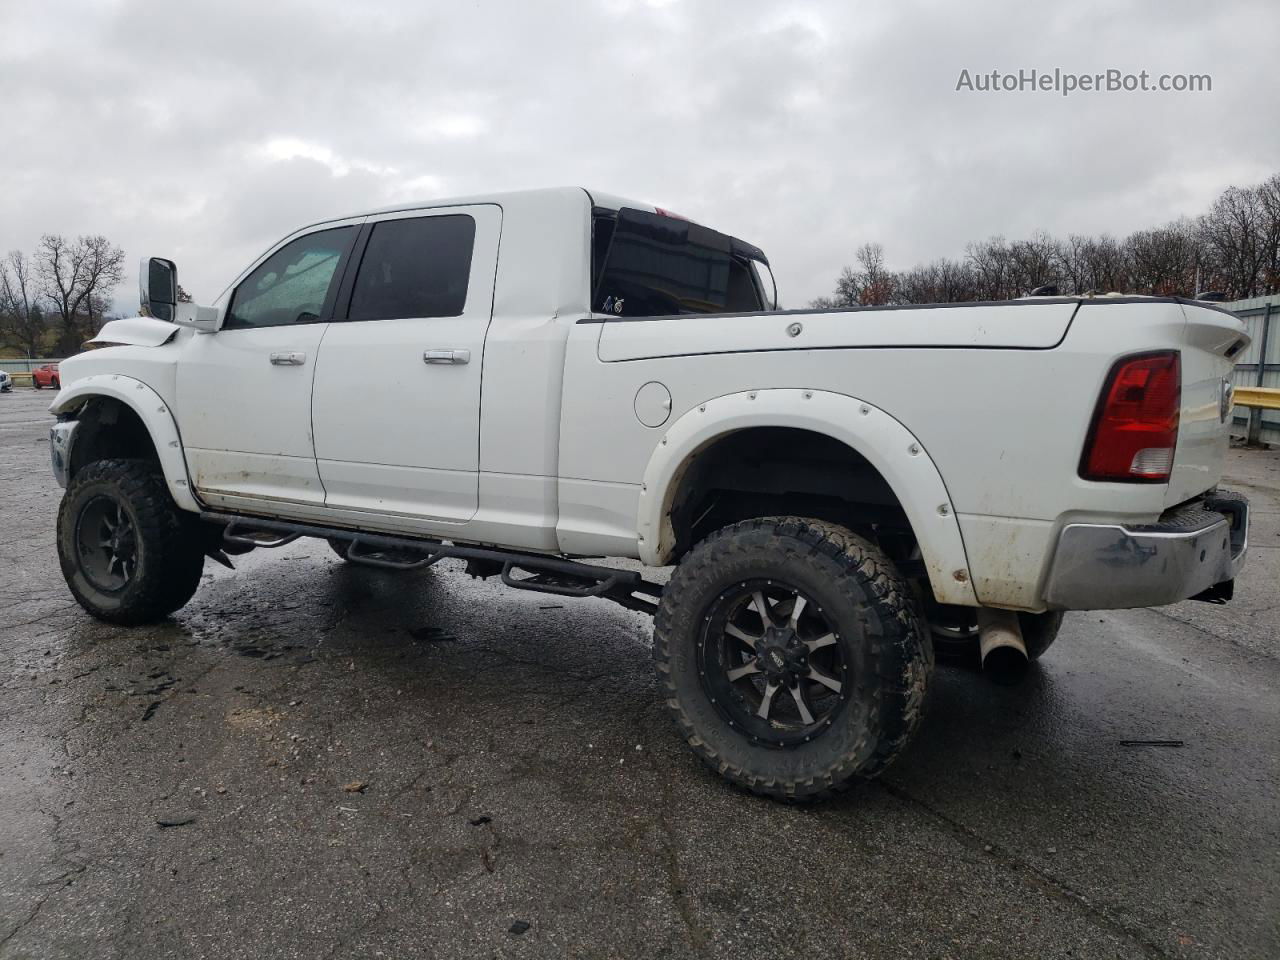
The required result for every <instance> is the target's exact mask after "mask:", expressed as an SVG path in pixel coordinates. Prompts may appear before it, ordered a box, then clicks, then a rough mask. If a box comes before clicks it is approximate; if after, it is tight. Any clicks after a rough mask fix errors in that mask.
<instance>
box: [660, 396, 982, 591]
mask: <svg viewBox="0 0 1280 960" xmlns="http://www.w3.org/2000/svg"><path fill="white" fill-rule="evenodd" d="M752 427H794V428H797V429H801V430H809V431H812V432H814V433H820V434H825V435H826V436H828V437H831V438H833V439H835V440H838V441H840V442H841V443H843V444H844V445H845V446H847V447H849V448H850V449H852V450H854V451H856V452H857V453H859V454H861V455H862V456H863V457H864V458H866V460H867V461H868V462H869V463H870V464H871V465H872V466H873V467H875V468H876V469H877V470H878V471H880V475H881V476H883V477H884V479H885V481H886V482H887V483H888V484H889V486H890V488H891V489H892V490H893V492H894V495H895V496H897V497H898V500H899V501H900V502H901V504H902V508H903V510H904V511H905V512H906V514H907V519H908V521H909V522H910V523H911V529H912V531H913V532H914V533H915V536H916V539H917V541H918V542H919V545H920V554H921V556H922V558H923V559H924V562H925V567H926V569H927V570H928V573H929V583H930V584H931V586H932V587H933V593H934V596H935V597H936V599H937V600H938V602H940V603H954V604H963V605H966V606H977V605H978V598H977V595H976V594H975V593H974V590H973V582H972V576H971V573H970V570H969V561H968V558H967V556H966V554H965V549H964V538H963V536H962V535H961V532H960V524H959V522H958V521H957V520H956V511H955V505H954V504H953V503H952V502H951V497H950V495H949V494H948V493H947V488H946V484H945V483H944V482H943V480H942V474H941V473H940V472H939V470H938V468H937V465H936V464H935V463H934V461H933V459H932V458H931V457H930V456H929V453H928V451H926V450H925V448H924V444H922V443H921V442H920V441H919V440H918V439H917V438H916V437H915V436H914V435H913V434H912V433H911V431H910V430H908V429H907V428H906V427H905V426H903V424H902V423H901V422H899V421H898V420H896V419H895V418H894V417H892V416H890V415H889V414H888V413H886V412H884V411H883V410H881V409H880V408H878V407H876V406H875V405H873V404H871V403H868V402H867V401H865V400H859V399H858V398H857V397H851V396H847V395H845V394H840V393H833V392H830V391H825V390H801V389H771V390H751V391H743V392H741V393H732V394H726V395H724V396H720V397H716V398H715V399H712V400H707V401H705V402H703V403H701V404H698V405H697V406H695V407H693V408H691V409H690V410H688V411H687V412H686V413H684V414H683V415H682V416H680V417H679V418H678V419H677V420H675V422H673V423H672V424H671V425H670V426H669V427H668V428H667V429H666V430H665V431H664V433H663V435H662V439H661V440H660V441H659V443H658V445H657V447H655V448H654V451H653V454H652V455H651V457H650V458H649V463H648V465H647V466H646V467H645V471H644V482H643V484H642V486H641V488H640V506H639V515H638V517H637V533H638V535H639V548H640V559H641V560H643V561H644V562H645V563H647V564H649V565H651V566H662V565H664V564H666V563H669V562H670V556H671V551H672V549H673V547H674V535H673V533H672V530H671V524H670V513H671V501H672V500H673V499H674V497H675V493H676V490H677V489H678V487H679V484H680V481H681V479H682V477H683V476H684V472H685V470H686V469H687V467H688V465H689V464H690V463H691V462H692V461H693V460H694V459H695V458H696V457H697V456H698V454H699V453H700V452H701V451H702V450H704V449H706V448H707V447H708V446H709V445H710V444H712V443H713V442H714V441H716V440H718V439H720V438H721V437H724V436H726V435H728V434H730V433H734V432H736V431H738V430H746V429H750V428H752Z"/></svg>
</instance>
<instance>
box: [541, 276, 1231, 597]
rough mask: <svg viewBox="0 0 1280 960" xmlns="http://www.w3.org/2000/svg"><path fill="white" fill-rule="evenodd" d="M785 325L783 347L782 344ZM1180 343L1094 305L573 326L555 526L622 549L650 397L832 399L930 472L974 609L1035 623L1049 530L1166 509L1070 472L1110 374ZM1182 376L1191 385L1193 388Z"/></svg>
mask: <svg viewBox="0 0 1280 960" xmlns="http://www.w3.org/2000/svg"><path fill="white" fill-rule="evenodd" d="M793 323H800V324H801V326H802V327H803V330H802V331H801V332H800V334H799V335H798V336H789V335H788V332H787V328H788V326H790V325H791V324H793ZM1186 331H1187V318H1186V316H1185V315H1184V313H1183V309H1182V307H1181V306H1180V305H1179V304H1176V303H1168V302H1139V303H1134V302H1125V303H1108V302H1106V301H1097V302H1086V303H1084V304H1077V303H1076V302H1075V301H1065V302H1062V301H1051V302H1044V303H1041V302H1035V303H1026V302H1018V303H1010V304H1004V305H998V306H997V305H990V306H968V307H955V308H936V307H934V308H923V309H916V310H863V311H850V312H836V313H813V314H795V313H791V314H764V315H758V316H749V317H742V316H724V317H685V318H679V319H675V320H663V321H649V322H643V321H642V322H604V323H587V324H578V325H577V326H576V327H575V328H574V330H573V332H572V334H571V336H570V350H569V358H568V362H567V364H566V373H565V400H564V412H563V418H562V423H561V440H560V465H561V471H560V473H561V477H563V478H567V485H566V484H563V483H562V489H561V508H562V513H563V514H567V515H568V516H569V517H570V518H572V515H573V514H574V512H575V511H583V512H590V514H591V523H592V525H593V530H595V531H597V532H598V533H599V534H600V535H601V536H602V537H604V538H605V539H607V540H609V541H610V542H611V543H612V544H613V545H614V546H615V547H616V546H620V545H621V544H622V543H624V542H626V540H627V539H628V538H630V539H632V540H634V535H635V526H634V521H635V515H636V514H635V511H636V504H637V502H638V496H639V489H638V484H639V480H640V478H641V476H642V475H643V472H644V467H645V464H646V463H647V462H648V461H649V459H650V457H651V455H652V453H653V450H654V448H655V446H656V445H657V444H659V443H661V441H662V434H663V430H662V427H658V428H650V427H646V426H644V425H643V424H642V423H640V421H639V420H638V418H637V416H636V414H635V410H634V403H635V398H636V394H637V391H638V390H639V388H640V387H641V386H643V385H644V384H646V383H648V382H650V381H657V382H660V383H662V384H663V385H665V386H666V387H667V388H668V390H669V391H670V393H671V397H672V410H671V417H670V419H669V420H668V423H670V422H674V421H675V420H676V419H678V418H679V417H680V416H681V415H682V414H684V413H685V412H687V411H688V410H690V409H691V408H693V407H695V406H696V405H698V404H700V403H703V402H705V401H707V400H709V399H713V398H715V397H720V396H725V395H728V394H731V393H736V392H739V391H743V390H752V389H758V390H759V389H767V388H779V387H781V388H788V387H795V388H812V389H816V390H827V391H832V392H836V393H841V394H845V395H848V396H851V397H854V398H857V399H860V400H865V401H867V402H868V403H871V404H873V405H874V406H876V407H878V408H879V409H881V410H883V411H885V412H886V413H888V414H889V415H891V416H892V417H894V418H895V419H897V420H898V421H899V422H900V423H902V424H903V425H904V426H905V427H906V429H907V430H909V431H910V432H911V433H912V434H913V435H914V436H915V437H917V438H918V439H919V442H920V443H921V444H922V446H923V447H924V448H925V450H926V452H927V453H928V454H929V456H930V457H931V458H932V460H933V461H934V463H936V464H937V466H938V469H939V471H940V473H941V476H942V479H943V481H944V483H945V484H946V488H947V491H948V493H949V494H950V497H951V500H952V503H953V504H954V508H955V510H956V513H957V517H958V519H959V521H960V524H961V529H962V532H963V534H964V540H965V549H966V552H967V555H968V559H969V564H970V570H971V575H972V577H973V581H974V587H975V589H976V591H977V594H978V597H979V598H980V599H981V600H982V602H984V603H991V604H999V605H1007V606H1018V607H1025V608H1028V609H1035V608H1038V607H1039V606H1040V603H1039V600H1038V588H1039V585H1040V582H1041V580H1042V578H1043V574H1044V565H1045V561H1046V558H1047V557H1048V555H1049V552H1050V549H1051V545H1052V543H1053V542H1054V540H1055V537H1056V534H1057V531H1058V530H1059V529H1060V527H1061V525H1062V524H1063V523H1065V522H1069V521H1071V520H1081V519H1092V518H1107V519H1111V520H1122V521H1131V522H1146V521H1150V520H1154V519H1155V518H1156V517H1157V516H1158V515H1159V514H1160V513H1161V511H1162V510H1163V509H1164V507H1165V505H1166V497H1167V496H1168V495H1175V494H1172V493H1170V489H1167V488H1166V486H1165V485H1145V484H1118V483H1110V484H1105V483H1090V482H1086V481H1084V480H1081V479H1080V477H1079V476H1078V472H1077V471H1078V466H1079V461H1080V456H1081V452H1082V449H1083V445H1084V442H1085V437H1086V434H1087V432H1088V428H1089V423H1090V419H1091V416H1092V413H1093V409H1094V405H1095V403H1096V400H1097V397H1098V393H1099V391H1100V390H1101V388H1102V383H1103V380H1104V379H1105V377H1106V374H1107V371H1108V370H1109V369H1110V366H1111V364H1112V363H1113V362H1114V360H1115V359H1116V358H1118V357H1120V356H1123V355H1125V354H1128V353H1134V352H1138V351H1142V350H1153V349H1161V348H1166V347H1167V348H1177V349H1182V348H1183V346H1184V337H1185V336H1186ZM744 344H750V346H747V347H746V348H745V350H743V349H740V348H741V347H742V345H744ZM1210 366H1213V365H1212V364H1210ZM1213 369H1217V367H1216V366H1213ZM1196 371H1199V365H1198V363H1197V364H1196V365H1193V373H1195V376H1196V377H1197V381H1196V382H1197V383H1199V382H1200V381H1201V380H1204V379H1206V377H1207V374H1203V373H1201V372H1196ZM1210 372H1212V371H1210ZM1202 393H1203V390H1202V389H1201V388H1200V387H1196V388H1195V389H1193V390H1190V391H1189V392H1188V395H1187V402H1189V403H1191V402H1194V403H1197V404H1200V405H1203V403H1204V402H1205V397H1204V396H1201V394H1202ZM1187 429H1188V431H1189V433H1188V436H1190V437H1191V438H1192V442H1193V443H1194V444H1195V445H1196V446H1197V449H1199V453H1198V454H1197V458H1206V459H1212V458H1213V457H1214V456H1216V455H1217V454H1216V451H1217V450H1218V446H1215V444H1220V441H1219V440H1217V439H1212V440H1210V439H1208V438H1207V437H1201V436H1200V435H1199V434H1198V433H1196V432H1195V431H1197V430H1198V429H1199V428H1197V427H1195V426H1194V423H1193V422H1189V424H1188V427H1187ZM1219 463H1220V459H1219ZM1193 473H1194V474H1195V476H1197V477H1198V479H1197V480H1194V481H1192V480H1190V479H1188V480H1187V482H1186V483H1185V484H1183V488H1189V487H1191V486H1196V485H1197V484H1202V485H1201V489H1203V488H1204V487H1206V486H1210V485H1212V481H1213V479H1214V477H1215V474H1214V473H1213V469H1212V468H1210V467H1207V466H1204V465H1201V466H1199V467H1189V469H1188V471H1187V475H1188V478H1190V476H1191V475H1192V474H1193ZM1184 499H1185V498H1184Z"/></svg>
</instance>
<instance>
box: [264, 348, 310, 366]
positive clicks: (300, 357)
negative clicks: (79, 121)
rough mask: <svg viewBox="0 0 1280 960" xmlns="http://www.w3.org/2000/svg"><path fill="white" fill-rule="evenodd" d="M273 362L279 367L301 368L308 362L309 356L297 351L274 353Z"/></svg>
mask: <svg viewBox="0 0 1280 960" xmlns="http://www.w3.org/2000/svg"><path fill="white" fill-rule="evenodd" d="M271 362H272V364H274V365H275V366H277V367H300V366H302V365H303V364H304V363H306V362H307V355H306V354H305V353H299V352H297V351H290V352H288V353H273V354H272V355H271Z"/></svg>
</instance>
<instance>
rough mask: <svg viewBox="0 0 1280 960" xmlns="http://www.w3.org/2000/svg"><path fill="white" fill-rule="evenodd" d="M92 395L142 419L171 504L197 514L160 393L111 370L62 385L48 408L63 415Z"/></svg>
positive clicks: (178, 444)
mask: <svg viewBox="0 0 1280 960" xmlns="http://www.w3.org/2000/svg"><path fill="white" fill-rule="evenodd" d="M94 397H111V398H112V399H114V400H118V401H120V402H121V403H123V404H124V405H125V406H127V407H129V408H130V409H131V410H132V411H133V412H134V413H136V414H137V415H138V418H139V419H140V420H141V421H142V424H143V426H144V427H146V428H147V433H149V434H150V435H151V442H152V444H153V445H154V446H155V448H156V455H157V456H158V457H159V458H160V469H161V472H163V474H164V479H165V484H166V485H167V486H168V487H169V494H170V496H172V497H173V500H174V503H176V504H177V505H178V507H179V508H180V509H182V510H191V511H193V512H196V513H198V512H199V511H200V504H199V503H198V502H197V501H196V498H195V497H194V496H193V495H192V493H191V478H190V477H189V476H188V474H187V461H186V457H185V456H184V455H183V452H182V437H181V436H180V435H179V433H178V424H177V422H176V421H175V420H174V419H173V412H172V411H171V410H170V409H169V404H167V403H166V402H165V401H164V399H163V398H161V396H160V394H158V393H156V392H155V390H153V389H152V388H151V387H149V386H147V385H146V384H145V383H143V382H142V381H141V380H135V379H134V378H133V377H125V376H121V375H119V374H114V373H104V374H95V375H93V376H88V377H81V378H79V379H77V380H76V381H75V382H74V383H72V384H70V385H69V386H65V387H63V388H62V391H61V392H60V393H59V394H58V396H57V398H56V399H55V400H54V402H53V404H52V406H50V407H49V411H50V412H51V413H54V414H57V415H62V414H66V413H73V412H74V411H76V410H79V409H80V408H81V407H83V406H84V405H85V404H86V403H88V402H89V401H90V400H92V399H93V398H94Z"/></svg>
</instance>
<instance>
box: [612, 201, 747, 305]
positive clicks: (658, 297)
mask: <svg viewBox="0 0 1280 960" xmlns="http://www.w3.org/2000/svg"><path fill="white" fill-rule="evenodd" d="M611 214H612V212H611V211H601V210H597V211H596V212H595V215H594V217H593V221H592V238H591V247H592V268H593V274H594V276H595V278H596V279H595V284H594V289H593V291H592V302H591V307H592V310H593V311H595V312H599V313H607V314H610V315H612V316H619V317H658V316H672V315H679V314H687V313H748V312H754V311H760V310H767V309H769V305H770V304H771V303H772V293H771V291H769V290H767V289H765V288H764V286H763V283H762V281H761V274H762V273H764V272H767V270H768V267H767V263H768V261H767V260H765V257H764V254H763V253H761V252H760V250H759V249H758V248H756V247H753V246H751V245H750V244H747V243H744V242H742V241H741V240H737V239H735V238H733V237H730V236H728V235H727V234H723V233H718V232H717V231H715V230H711V229H709V228H708V227H704V226H701V225H700V224H696V223H691V222H690V221H688V220H681V219H678V218H676V217H671V216H664V215H661V214H655V213H647V212H645V211H643V210H636V209H633V208H629V207H624V208H623V209H621V210H619V211H617V213H616V215H611ZM758 265H759V266H758Z"/></svg>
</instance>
